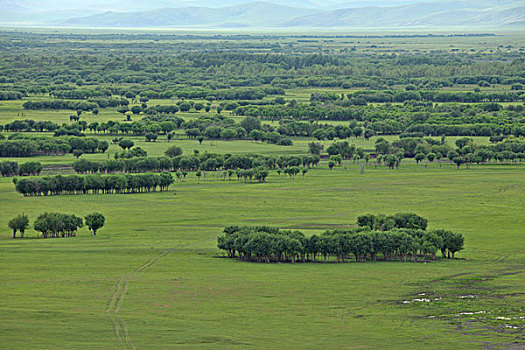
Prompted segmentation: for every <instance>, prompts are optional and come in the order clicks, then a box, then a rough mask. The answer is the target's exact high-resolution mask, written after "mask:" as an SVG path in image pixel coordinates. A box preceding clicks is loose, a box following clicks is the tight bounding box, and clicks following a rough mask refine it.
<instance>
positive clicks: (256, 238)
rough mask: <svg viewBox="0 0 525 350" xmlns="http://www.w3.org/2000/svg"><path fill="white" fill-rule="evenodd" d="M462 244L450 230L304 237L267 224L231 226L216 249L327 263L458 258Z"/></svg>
mask: <svg viewBox="0 0 525 350" xmlns="http://www.w3.org/2000/svg"><path fill="white" fill-rule="evenodd" d="M463 246H464V238H463V235H461V234H459V233H454V232H451V231H447V230H433V231H429V232H426V231H423V230H416V229H392V230H388V231H372V230H370V229H368V228H366V229H363V228H361V229H351V230H334V231H326V232H324V233H323V234H321V235H315V234H314V235H312V236H310V237H306V236H305V235H304V234H303V233H302V232H300V231H292V230H280V229H278V228H275V227H268V226H230V227H226V228H225V229H224V232H223V234H222V235H220V236H219V237H218V238H217V247H218V248H219V249H222V250H224V251H225V252H226V253H227V255H228V257H230V258H238V259H239V260H242V261H250V262H266V263H269V262H292V263H294V262H296V261H297V260H300V261H302V262H317V261H319V260H318V258H319V257H322V258H323V260H324V261H325V262H327V261H329V260H333V258H336V261H337V262H345V261H347V260H348V259H350V258H351V257H352V256H353V258H354V259H355V261H356V262H360V261H376V260H393V259H399V260H401V261H403V262H406V261H407V258H408V257H409V256H410V257H411V260H412V261H419V260H420V259H423V260H427V259H436V253H437V251H441V253H442V257H443V258H446V257H448V258H452V259H454V258H455V253H456V252H458V251H460V250H462V249H463Z"/></svg>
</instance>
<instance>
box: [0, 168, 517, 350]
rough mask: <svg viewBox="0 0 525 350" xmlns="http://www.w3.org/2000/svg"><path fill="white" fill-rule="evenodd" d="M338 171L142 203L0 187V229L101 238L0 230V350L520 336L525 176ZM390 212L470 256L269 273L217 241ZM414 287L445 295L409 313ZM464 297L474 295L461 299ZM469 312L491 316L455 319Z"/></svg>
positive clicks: (369, 344) (480, 340)
mask: <svg viewBox="0 0 525 350" xmlns="http://www.w3.org/2000/svg"><path fill="white" fill-rule="evenodd" d="M346 165H347V169H346V170H345V169H344V168H343V167H341V168H337V169H336V170H333V171H329V170H328V169H327V168H326V167H325V166H323V167H322V168H319V169H316V170H311V171H310V172H309V173H308V174H307V175H306V177H305V178H304V179H303V178H300V177H298V178H297V179H296V180H287V179H286V178H285V177H284V176H281V177H279V176H278V175H277V174H275V173H273V174H272V175H271V176H270V178H269V179H268V183H265V184H249V183H248V184H245V183H239V182H236V181H231V182H230V181H220V182H211V181H208V182H205V181H202V180H201V181H200V183H199V182H197V180H196V178H195V177H194V176H192V177H190V178H189V179H188V181H187V182H185V183H177V184H176V185H174V186H173V187H172V191H170V192H168V193H154V194H137V195H129V194H126V195H86V196H57V197H40V198H24V197H22V196H20V195H19V194H17V193H15V192H14V189H13V185H12V184H11V182H10V180H9V179H2V180H0V202H1V207H2V208H3V210H2V212H1V213H0V222H6V221H7V220H8V219H9V218H10V217H12V216H14V215H15V214H16V213H19V212H25V213H27V214H29V215H30V217H31V218H33V219H34V218H35V217H36V216H37V215H38V214H39V213H41V212H43V211H46V210H53V211H61V212H67V213H75V214H77V215H85V214H87V213H89V212H92V211H94V210H97V211H100V212H102V213H104V214H105V215H106V217H107V225H106V227H104V228H103V229H102V230H101V231H100V232H99V235H97V237H96V238H95V237H92V236H90V235H89V233H88V232H87V229H85V228H84V229H82V230H81V232H80V234H79V237H77V238H72V239H55V240H42V239H27V240H20V239H14V240H13V239H10V232H8V231H7V230H5V229H4V230H2V232H3V233H2V234H1V236H0V237H1V240H0V246H1V248H0V251H1V252H2V254H1V255H0V260H1V263H0V266H1V267H0V276H2V277H1V280H2V289H1V290H2V295H1V298H0V313H1V314H2V320H3V324H4V325H3V329H2V332H1V334H2V337H1V339H2V340H1V341H0V343H1V344H3V345H2V346H6V347H7V348H39V349H48V348H49V349H51V348H61V347H64V346H65V344H67V347H68V348H75V349H108V348H118V346H119V345H118V342H117V340H118V339H122V340H121V341H122V342H123V344H124V346H125V347H124V348H147V349H163V348H183V349H187V348H195V349H203V348H229V349H231V348H236V349H256V348H261V347H263V346H264V347H265V348H269V349H282V348H289V349H294V348H299V347H306V348H332V349H336V348H337V349H340V348H347V349H385V348H389V349H397V348H418V349H438V348H443V347H445V348H455V349H472V348H478V347H482V346H484V345H485V344H489V343H490V344H506V345H504V346H505V347H506V346H509V345H508V344H510V343H513V342H517V341H518V342H519V341H520V335H519V333H518V332H520V331H521V330H522V329H523V328H522V327H523V323H524V322H525V321H524V320H523V319H521V320H520V319H517V318H516V317H521V316H523V312H524V310H523V302H524V301H525V300H524V296H523V293H521V292H522V291H523V288H524V287H525V283H524V281H525V279H524V278H523V277H524V276H523V273H524V272H525V271H524V269H523V266H525V265H524V264H525V254H524V251H523V246H524V244H525V241H524V237H523V235H522V231H523V230H522V227H523V225H524V224H525V221H524V220H525V216H523V207H524V204H525V188H524V187H525V183H524V181H523V179H524V175H525V168H524V167H523V166H488V165H487V166H479V167H478V166H473V167H472V168H471V169H462V170H459V171H458V170H456V169H455V168H454V167H453V166H452V165H444V166H443V167H442V168H439V167H437V165H433V166H430V167H428V168H424V167H423V166H415V165H409V164H404V166H402V167H401V168H400V169H399V170H396V171H391V170H389V169H387V168H385V167H378V168H375V167H374V166H369V167H367V168H366V170H365V174H364V175H360V174H359V170H358V167H357V166H353V165H350V164H346ZM399 211H415V212H417V213H418V214H420V215H423V216H425V217H427V218H428V219H429V221H430V225H431V228H441V227H442V228H447V229H452V230H456V231H459V232H462V233H463V234H464V235H465V237H466V249H465V251H464V252H461V253H460V254H459V256H460V257H461V258H464V259H465V260H455V261H438V262H434V263H427V264H424V263H419V264H417V263H405V264H402V263H391V262H378V263H361V264H358V263H348V264H295V265H289V264H269V265H266V264H247V263H241V262H238V261H236V260H228V259H223V258H221V257H222V255H221V253H220V252H219V251H218V250H217V249H216V247H215V238H216V236H217V234H218V233H219V232H220V231H221V228H222V227H223V226H225V225H229V224H249V225H255V224H265V225H276V226H279V227H282V228H294V229H302V230H304V231H305V232H307V233H313V232H321V231H322V230H323V229H329V228H335V227H348V226H352V225H353V223H354V222H355V219H356V217H357V216H358V215H360V214H364V213H368V212H371V213H386V214H390V213H395V212H399ZM28 236H29V237H31V236H35V233H34V232H33V231H30V232H28ZM157 257H160V258H159V259H158V260H153V262H149V261H150V259H152V258H157ZM148 262H149V264H152V265H151V266H149V264H148V265H146V266H145V267H144V266H143V268H141V266H142V265H143V264H146V263H148ZM134 271H135V272H134ZM119 281H120V282H119ZM119 283H120V284H119ZM119 288H120V289H119ZM420 293H429V294H432V295H433V298H434V297H435V298H442V299H441V300H436V301H432V302H430V303H424V302H423V303H417V302H414V303H407V304H403V303H402V301H405V300H408V301H410V300H412V299H413V298H417V295H418V294H420ZM470 294H472V295H476V298H471V299H461V298H459V297H460V296H463V295H470ZM121 297H122V298H121ZM112 298H113V299H112ZM115 304H117V306H116V307H114V306H113V305H115ZM115 310H116V312H115ZM478 311H485V312H486V313H485V314H476V315H475V316H463V315H461V316H456V315H457V314H459V313H461V312H478ZM497 317H507V318H512V320H498V319H497ZM515 318H516V319H515ZM112 322H115V324H116V325H117V326H116V329H119V330H120V331H119V336H118V337H117V336H116V331H115V330H114V329H113V328H112ZM505 325H507V326H509V325H512V326H519V327H521V328H520V330H514V329H512V328H504V327H505ZM21 334H28V336H23V337H21V336H20V335H21ZM29 334H30V335H29ZM126 335H127V337H128V338H127V339H126ZM521 341H522V340H521ZM129 344H133V345H129ZM520 344H521V345H523V343H520ZM517 346H519V345H517Z"/></svg>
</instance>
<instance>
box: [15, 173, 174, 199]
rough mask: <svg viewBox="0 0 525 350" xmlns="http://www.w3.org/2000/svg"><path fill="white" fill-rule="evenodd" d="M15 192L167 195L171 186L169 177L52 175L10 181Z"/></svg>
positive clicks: (161, 175) (142, 175)
mask: <svg viewBox="0 0 525 350" xmlns="http://www.w3.org/2000/svg"><path fill="white" fill-rule="evenodd" d="M13 182H14V183H15V189H16V191H17V192H19V193H22V194H23V195H24V196H42V195H43V196H52V195H64V194H70V195H73V194H88V193H97V194H98V193H105V194H110V193H117V194H119V193H143V192H151V191H153V192H156V191H157V188H159V189H160V191H167V190H168V188H169V186H170V185H171V184H173V183H174V179H173V176H172V175H171V174H170V173H167V172H164V173H161V174H152V173H147V174H138V175H130V174H126V175H117V174H115V175H100V174H96V175H85V176H79V175H68V176H62V175H56V176H44V177H41V178H24V179H18V178H15V179H13Z"/></svg>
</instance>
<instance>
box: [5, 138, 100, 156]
mask: <svg viewBox="0 0 525 350" xmlns="http://www.w3.org/2000/svg"><path fill="white" fill-rule="evenodd" d="M18 137H19V138H18V139H11V140H0V157H32V156H40V155H58V154H66V153H71V152H75V151H80V152H82V153H96V152H102V153H104V152H105V151H106V150H107V149H108V147H109V143H108V142H107V141H105V140H97V139H94V138H81V137H65V138H58V137H57V138H49V137H24V136H18Z"/></svg>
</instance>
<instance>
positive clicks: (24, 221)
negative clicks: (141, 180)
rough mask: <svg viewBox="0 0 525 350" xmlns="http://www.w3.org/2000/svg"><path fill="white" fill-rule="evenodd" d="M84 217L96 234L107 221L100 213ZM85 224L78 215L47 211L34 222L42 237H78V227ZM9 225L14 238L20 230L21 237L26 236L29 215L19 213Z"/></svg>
mask: <svg viewBox="0 0 525 350" xmlns="http://www.w3.org/2000/svg"><path fill="white" fill-rule="evenodd" d="M84 219H85V223H86V225H87V226H88V228H89V229H90V230H91V231H92V232H93V235H94V236H95V235H96V234H97V230H98V229H100V228H101V227H103V226H104V224H105V222H106V218H105V217H104V215H102V214H100V213H91V214H89V215H87V216H86V217H85V218H84ZM83 226H84V221H83V220H82V218H80V217H78V216H76V215H70V214H62V213H47V212H46V213H43V214H40V215H39V216H38V217H37V219H36V220H35V223H34V229H35V231H38V232H41V234H42V238H64V237H76V234H77V231H78V229H79V228H81V227H83ZM8 227H9V228H10V229H11V230H13V238H16V233H17V232H18V231H19V232H20V237H21V238H24V234H25V231H26V230H27V229H28V228H29V217H28V216H27V215H25V214H19V215H17V216H16V217H14V218H12V219H11V220H10V221H9V223H8Z"/></svg>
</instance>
